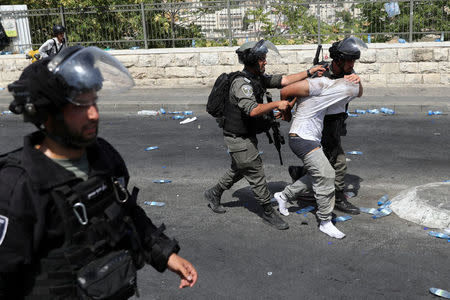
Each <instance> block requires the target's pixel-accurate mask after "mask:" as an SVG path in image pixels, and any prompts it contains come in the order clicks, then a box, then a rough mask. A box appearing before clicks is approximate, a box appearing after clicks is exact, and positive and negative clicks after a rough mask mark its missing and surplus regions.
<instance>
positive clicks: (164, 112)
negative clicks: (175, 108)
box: [159, 107, 166, 115]
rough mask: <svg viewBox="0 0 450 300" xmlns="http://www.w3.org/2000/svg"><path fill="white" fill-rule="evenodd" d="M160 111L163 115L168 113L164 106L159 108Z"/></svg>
mask: <svg viewBox="0 0 450 300" xmlns="http://www.w3.org/2000/svg"><path fill="white" fill-rule="evenodd" d="M159 112H160V113H161V114H162V115H165V114H166V110H165V109H164V108H162V107H161V108H160V109H159Z"/></svg>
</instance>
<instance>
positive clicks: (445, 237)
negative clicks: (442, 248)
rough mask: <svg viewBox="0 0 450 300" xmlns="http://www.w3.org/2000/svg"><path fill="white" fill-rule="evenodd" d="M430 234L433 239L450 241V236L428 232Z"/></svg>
mask: <svg viewBox="0 0 450 300" xmlns="http://www.w3.org/2000/svg"><path fill="white" fill-rule="evenodd" d="M428 234H429V235H431V236H433V237H436V238H440V239H446V240H448V239H450V235H448V234H445V233H441V232H436V231H428Z"/></svg>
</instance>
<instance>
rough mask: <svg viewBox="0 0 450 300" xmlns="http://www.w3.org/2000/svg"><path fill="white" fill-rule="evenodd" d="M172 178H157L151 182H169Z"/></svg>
mask: <svg viewBox="0 0 450 300" xmlns="http://www.w3.org/2000/svg"><path fill="white" fill-rule="evenodd" d="M171 182H172V180H169V179H157V180H153V183H171Z"/></svg>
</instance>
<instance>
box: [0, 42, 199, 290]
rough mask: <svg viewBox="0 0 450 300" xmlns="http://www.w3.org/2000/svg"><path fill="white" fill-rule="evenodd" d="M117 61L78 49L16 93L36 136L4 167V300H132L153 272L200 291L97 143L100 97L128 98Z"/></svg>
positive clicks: (0, 192) (30, 73) (118, 162)
mask: <svg viewBox="0 0 450 300" xmlns="http://www.w3.org/2000/svg"><path fill="white" fill-rule="evenodd" d="M133 85H134V82H133V79H132V78H131V76H130V74H129V73H128V71H127V70H126V68H125V67H124V66H123V65H121V64H120V62H119V61H118V60H116V59H115V58H114V57H112V56H110V55H109V54H107V53H106V52H104V51H102V50H100V49H98V48H96V47H88V48H83V47H81V46H74V47H70V48H66V49H64V50H63V51H62V52H61V53H59V55H57V56H55V57H54V58H53V59H50V58H45V59H43V60H40V61H38V62H36V63H34V64H31V65H30V66H28V67H27V68H26V69H25V70H24V71H23V73H22V75H21V76H20V79H19V80H17V81H15V82H14V83H12V84H10V85H9V86H8V88H9V90H10V92H12V94H13V96H14V100H13V101H12V103H11V105H10V110H11V111H12V112H14V113H15V114H23V117H24V120H25V121H26V122H31V123H33V124H35V125H36V126H37V127H38V129H39V130H38V131H36V132H34V133H32V134H30V135H28V136H26V137H25V139H24V146H23V147H22V148H20V149H17V150H15V151H12V152H10V153H8V154H6V155H3V156H1V157H0V299H22V298H25V299H127V298H129V297H131V296H132V295H133V294H135V293H137V286H136V270H137V269H140V268H142V267H143V266H144V264H145V263H148V264H150V265H152V266H153V267H154V268H155V269H156V270H158V271H160V272H163V271H164V270H165V269H166V268H169V269H170V270H171V271H173V272H176V273H178V274H179V276H180V277H181V283H180V288H182V287H187V286H190V287H192V286H193V285H194V284H195V282H196V280H197V272H196V270H195V268H194V267H193V266H192V264H191V263H190V262H188V261H187V260H185V259H184V258H182V257H180V256H178V255H177V253H178V251H179V250H180V248H179V246H178V243H177V241H176V240H173V239H170V238H168V237H167V236H166V235H165V234H164V233H163V231H164V225H161V226H160V227H159V228H157V227H155V225H153V223H152V222H151V220H150V219H149V218H148V217H147V216H146V214H145V212H144V210H143V209H142V208H141V207H139V206H138V205H137V203H136V198H137V192H138V189H137V188H134V189H133V190H132V192H131V193H130V192H129V191H128V189H127V184H128V181H129V175H128V171H127V168H126V166H125V163H124V161H123V159H122V157H121V156H120V155H119V153H118V152H117V151H116V150H115V149H114V148H113V147H112V146H111V145H110V144H109V143H108V142H106V141H105V140H104V139H102V138H99V137H97V131H98V124H99V114H98V109H97V104H96V103H97V99H98V96H99V93H100V90H102V92H103V91H105V90H113V89H122V90H123V89H128V88H130V87H132V86H133Z"/></svg>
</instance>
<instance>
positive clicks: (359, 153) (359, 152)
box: [347, 151, 363, 155]
mask: <svg viewBox="0 0 450 300" xmlns="http://www.w3.org/2000/svg"><path fill="white" fill-rule="evenodd" d="M347 154H355V155H362V154H363V153H362V152H361V151H348V152H347Z"/></svg>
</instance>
